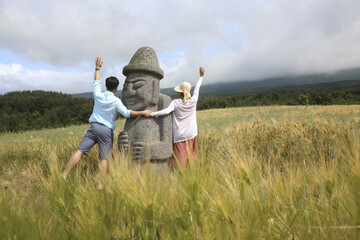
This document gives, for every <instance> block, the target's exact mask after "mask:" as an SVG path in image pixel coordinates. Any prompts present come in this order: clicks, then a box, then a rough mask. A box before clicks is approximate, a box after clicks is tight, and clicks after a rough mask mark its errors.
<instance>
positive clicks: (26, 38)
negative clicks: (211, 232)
mask: <svg viewBox="0 0 360 240" xmlns="http://www.w3.org/2000/svg"><path fill="white" fill-rule="evenodd" d="M359 12H360V1H359V0H301V1H291V0H222V1H219V0H214V1H212V0H207V1H202V0H177V1H172V0H151V1H150V0H141V1H139V0H121V1H120V0H103V1H93V0H61V1H60V0H59V1H55V0H47V1H44V0H11V1H9V0H0V86H1V87H0V94H3V93H6V92H9V91H18V90H35V89H41V90H48V91H59V92H65V93H78V92H88V91H91V90H92V80H93V71H94V60H95V58H96V57H97V56H101V57H102V58H103V61H104V65H103V68H102V71H101V77H102V78H103V79H104V78H105V77H107V76H109V75H115V76H117V77H118V78H119V80H120V82H121V84H122V82H123V80H124V76H123V75H122V68H123V67H124V66H125V65H127V63H128V62H129V61H130V59H131V57H132V55H133V54H134V53H135V52H136V50H137V49H138V48H140V47H142V46H150V47H152V48H153V49H155V51H156V52H157V54H158V57H159V61H160V66H161V68H162V69H163V70H164V71H165V78H164V79H163V80H161V87H172V86H174V85H178V84H180V83H181V82H182V81H189V82H191V83H193V84H194V83H195V82H196V80H197V77H198V67H199V66H204V67H205V69H206V80H205V82H206V83H215V82H228V81H236V80H254V79H260V78H265V77H274V76H284V75H296V74H303V73H316V72H334V71H336V70H339V69H344V68H352V67H360V14H359Z"/></svg>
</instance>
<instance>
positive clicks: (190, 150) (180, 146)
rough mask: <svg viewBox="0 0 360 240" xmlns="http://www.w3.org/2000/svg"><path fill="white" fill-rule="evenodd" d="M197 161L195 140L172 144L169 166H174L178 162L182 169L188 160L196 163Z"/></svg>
mask: <svg viewBox="0 0 360 240" xmlns="http://www.w3.org/2000/svg"><path fill="white" fill-rule="evenodd" d="M197 159H198V144H197V138H196V137H194V138H193V139H190V140H187V141H183V142H177V143H174V144H173V156H172V158H171V159H170V162H169V164H170V165H176V162H179V164H180V166H182V167H184V166H185V165H186V164H187V163H188V161H189V160H192V161H197Z"/></svg>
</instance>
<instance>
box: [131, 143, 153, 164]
mask: <svg viewBox="0 0 360 240" xmlns="http://www.w3.org/2000/svg"><path fill="white" fill-rule="evenodd" d="M132 150H133V153H134V159H135V160H143V161H144V160H146V158H148V157H150V156H148V147H147V145H146V144H145V143H142V142H135V143H133V144H132Z"/></svg>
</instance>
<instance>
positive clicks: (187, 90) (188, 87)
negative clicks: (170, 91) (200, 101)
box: [174, 82, 191, 103]
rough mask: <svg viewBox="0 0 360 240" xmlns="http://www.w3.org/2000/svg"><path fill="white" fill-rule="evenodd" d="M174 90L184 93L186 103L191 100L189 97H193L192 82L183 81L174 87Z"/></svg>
mask: <svg viewBox="0 0 360 240" xmlns="http://www.w3.org/2000/svg"><path fill="white" fill-rule="evenodd" d="M174 90H175V91H177V92H181V93H184V99H183V101H184V103H186V102H187V101H189V98H190V97H191V95H190V90H191V84H190V83H188V82H183V83H182V84H181V85H180V86H177V87H174Z"/></svg>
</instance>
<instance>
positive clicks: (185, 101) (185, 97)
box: [182, 92, 190, 103]
mask: <svg viewBox="0 0 360 240" xmlns="http://www.w3.org/2000/svg"><path fill="white" fill-rule="evenodd" d="M182 95H183V99H182V100H183V102H184V103H187V102H188V101H189V99H190V93H188V92H183V93H182Z"/></svg>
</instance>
